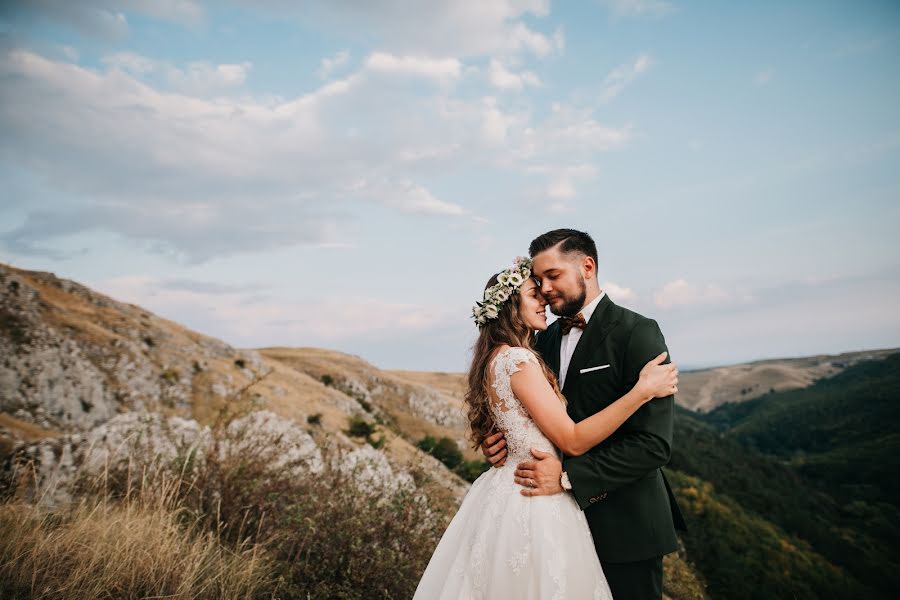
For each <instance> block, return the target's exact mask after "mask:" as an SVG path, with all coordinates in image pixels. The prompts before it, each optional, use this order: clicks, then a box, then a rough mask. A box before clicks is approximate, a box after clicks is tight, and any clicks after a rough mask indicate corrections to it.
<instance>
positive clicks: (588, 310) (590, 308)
mask: <svg viewBox="0 0 900 600" xmlns="http://www.w3.org/2000/svg"><path fill="white" fill-rule="evenodd" d="M605 295H606V292H600V295H599V296H597V297H596V298H594V299H593V300H591V303H590V304H588V305H587V306H585V307H584V308H582V309H581V314H582V315H584V321H585V323H587V322H588V321H590V320H591V315H593V314H594V309H595V308H597V305H598V304H600V300H602V299H603V296H605Z"/></svg>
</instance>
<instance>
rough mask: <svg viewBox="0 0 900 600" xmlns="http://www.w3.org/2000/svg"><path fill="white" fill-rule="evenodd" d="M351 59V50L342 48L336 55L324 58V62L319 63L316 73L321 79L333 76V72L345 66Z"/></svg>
mask: <svg viewBox="0 0 900 600" xmlns="http://www.w3.org/2000/svg"><path fill="white" fill-rule="evenodd" d="M349 61H350V51H349V50H341V51H340V52H338V53H337V54H335V55H334V56H329V57H326V58H323V59H322V63H321V64H320V65H319V70H318V71H316V74H317V75H318V76H319V77H320V78H321V79H328V78H329V77H331V74H332V73H334V72H335V71H337V70H338V69H340V68H341V67H343V66H345V65H346V64H347V63H348V62H349Z"/></svg>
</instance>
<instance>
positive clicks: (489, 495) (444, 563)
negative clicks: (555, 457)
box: [414, 460, 612, 600]
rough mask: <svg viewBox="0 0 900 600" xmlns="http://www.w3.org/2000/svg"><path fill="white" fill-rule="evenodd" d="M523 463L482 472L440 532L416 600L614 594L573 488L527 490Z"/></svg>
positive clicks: (549, 599)
mask: <svg viewBox="0 0 900 600" xmlns="http://www.w3.org/2000/svg"><path fill="white" fill-rule="evenodd" d="M516 462H517V461H513V460H507V461H506V464H505V465H504V466H503V467H501V468H492V469H490V470H489V471H487V472H486V473H483V474H482V475H481V476H480V477H479V478H478V479H477V480H475V483H473V484H472V487H471V488H470V489H469V491H468V493H467V494H466V496H465V498H464V499H463V501H462V504H461V505H460V507H459V510H458V511H457V513H456V515H455V516H454V517H453V520H452V521H451V522H450V524H449V526H448V527H447V530H446V531H445V532H444V535H443V536H442V537H441V540H440V542H439V543H438V546H437V548H436V549H435V551H434V554H433V555H432V557H431V560H430V561H429V563H428V567H427V568H426V569H425V573H424V574H423V575H422V579H421V580H420V581H419V585H418V588H417V589H416V594H415V596H414V599H415V600H438V599H441V600H450V599H453V600H458V599H473V600H475V599H481V598H485V599H487V598H490V599H492V600H496V599H498V598H516V599H523V600H524V599H534V600H538V599H540V600H563V599H566V598H572V599H578V600H582V599H593V600H609V599H611V598H612V593H611V592H610V590H609V585H608V584H607V582H606V577H604V575H603V569H602V567H601V566H600V560H599V559H598V558H597V553H596V550H595V549H594V542H593V540H592V538H591V533H590V530H589V529H588V524H587V520H586V519H585V516H584V513H582V512H581V509H580V508H579V507H578V503H577V502H576V501H575V499H574V498H573V497H572V495H571V494H570V493H568V492H567V493H562V494H556V495H553V496H534V497H529V496H523V495H522V494H521V493H520V490H521V489H522V488H521V487H520V486H519V485H518V484H516V483H515V481H514V480H513V472H514V471H515V464H516Z"/></svg>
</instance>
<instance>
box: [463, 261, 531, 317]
mask: <svg viewBox="0 0 900 600" xmlns="http://www.w3.org/2000/svg"><path fill="white" fill-rule="evenodd" d="M529 277H531V259H530V258H527V257H524V256H517V257H516V261H515V263H513V266H512V267H511V268H509V269H506V270H504V271H502V272H501V273H500V274H499V275H497V283H495V284H494V285H492V286H491V287H489V288H488V289H486V290H485V291H484V298H483V300H482V301H481V302H476V303H475V306H474V307H473V308H472V317H473V318H474V319H475V323H476V324H477V325H478V327H483V326H484V325H485V324H486V323H487V321H489V320H491V319H496V318H497V317H498V316H499V315H500V307H501V306H502V305H503V303H504V302H506V301H507V300H509V299H510V297H512V296H513V295H514V294H516V293H518V291H519V287H521V286H522V284H523V283H525V281H527V280H528V278H529Z"/></svg>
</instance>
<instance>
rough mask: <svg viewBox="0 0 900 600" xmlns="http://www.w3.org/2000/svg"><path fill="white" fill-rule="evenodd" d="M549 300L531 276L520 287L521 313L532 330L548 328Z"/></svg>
mask: <svg viewBox="0 0 900 600" xmlns="http://www.w3.org/2000/svg"><path fill="white" fill-rule="evenodd" d="M546 309H547V302H546V301H545V300H544V297H543V296H541V291H540V290H539V289H538V286H537V284H536V283H535V282H534V279H531V278H530V277H529V278H528V280H527V281H526V282H525V283H523V284H522V286H521V287H520V288H519V315H520V316H521V317H522V320H524V321H525V324H526V325H528V328H529V329H531V330H537V331H544V330H545V329H547V310H546Z"/></svg>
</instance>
